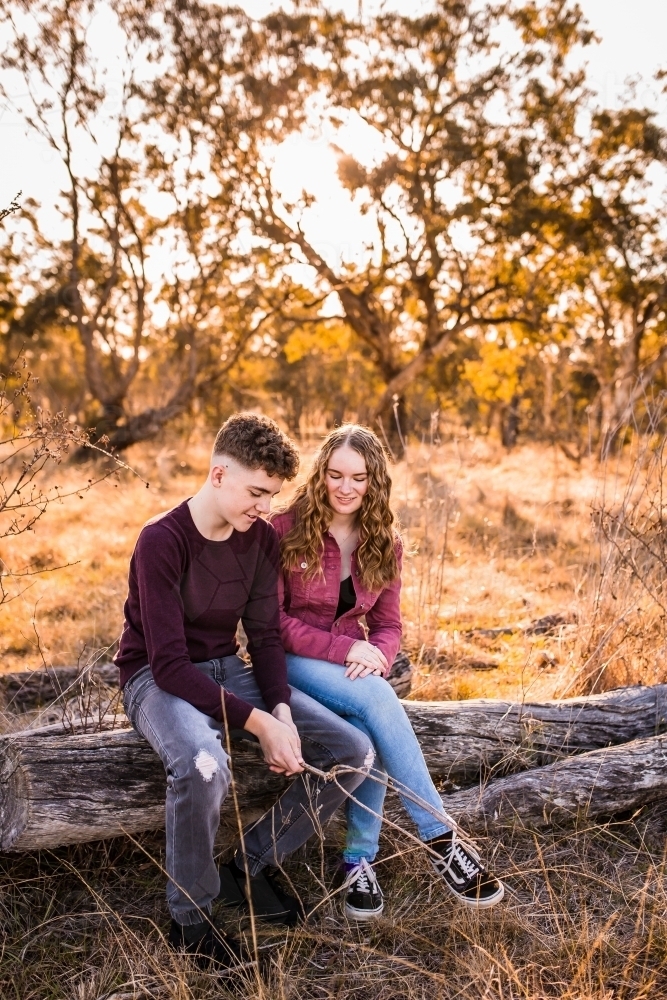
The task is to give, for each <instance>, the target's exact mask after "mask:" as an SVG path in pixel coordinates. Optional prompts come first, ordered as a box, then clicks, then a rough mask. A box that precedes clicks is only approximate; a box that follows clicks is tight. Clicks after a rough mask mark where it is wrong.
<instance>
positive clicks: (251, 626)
mask: <svg viewBox="0 0 667 1000" xmlns="http://www.w3.org/2000/svg"><path fill="white" fill-rule="evenodd" d="M297 469H298V456H297V452H296V449H295V447H294V445H293V444H292V442H291V441H290V440H289V438H287V437H286V436H285V435H284V434H283V433H282V432H281V431H280V429H279V428H278V426H277V425H276V424H275V423H274V422H273V421H272V420H269V419H267V418H266V417H260V416H257V415H255V414H252V413H239V414H235V415H234V416H232V417H230V418H229V420H227V422H226V423H225V424H224V425H223V427H222V428H221V430H220V432H219V433H218V436H217V438H216V440H215V445H214V448H213V455H212V458H211V464H210V468H209V472H208V476H207V479H206V482H205V483H204V484H203V485H202V487H201V489H200V490H199V492H198V493H196V494H195V496H193V497H191V498H190V499H189V500H185V501H184V502H183V503H181V504H179V506H178V507H175V508H174V509H173V510H170V511H168V512H167V513H166V514H161V515H159V516H158V517H155V518H153V519H152V520H151V521H149V522H148V523H147V524H146V525H145V526H144V528H143V529H142V531H141V534H140V535H139V539H138V541H137V544H136V547H135V550H134V554H133V556H132V560H131V563H130V575H129V594H128V598H127V601H126V603H125V625H124V628H123V634H122V637H121V641H120V649H119V652H118V654H117V656H116V663H117V665H118V667H119V668H120V682H121V686H122V688H123V699H124V704H125V711H126V713H127V716H128V718H129V719H130V721H131V722H132V725H133V726H134V727H135V728H136V729H137V730H138V732H140V733H141V734H142V735H143V736H144V737H145V738H146V739H147V740H148V742H149V743H150V744H151V746H152V747H153V748H154V749H155V750H156V752H157V753H158V754H159V755H160V757H161V759H162V762H163V764H164V767H165V771H166V773H167V794H166V848H167V850H166V869H167V874H168V876H169V881H168V885H167V900H168V904H169V909H170V912H171V915H172V918H173V919H172V926H171V931H170V936H169V940H170V943H171V944H172V945H173V946H174V947H176V948H179V949H184V950H186V951H188V952H192V953H193V954H196V955H197V956H198V957H199V958H200V960H213V961H215V962H218V963H220V964H221V965H226V966H230V965H233V964H234V963H235V962H236V961H238V960H239V959H240V957H241V955H240V950H239V946H238V943H237V942H236V941H235V940H234V939H233V938H232V937H230V936H229V935H227V934H225V932H224V931H223V930H222V929H214V927H213V926H212V923H211V920H210V917H211V908H212V904H213V902H214V900H215V899H216V898H217V897H218V895H219V893H220V888H221V878H220V876H221V875H222V877H223V883H224V885H223V893H224V895H225V896H226V897H227V898H228V899H233V898H234V897H236V898H238V899H239V900H241V901H242V900H243V899H245V901H246V904H247V903H248V902H249V901H248V899H247V896H248V894H250V896H251V899H250V902H251V903H252V905H253V909H254V912H255V914H256V915H257V916H264V917H266V918H268V919H273V920H280V921H282V922H284V923H288V924H289V923H293V922H294V921H295V920H296V918H297V915H298V913H299V905H298V902H297V900H295V899H294V898H293V897H291V896H289V895H288V894H287V893H285V892H284V891H283V890H282V889H281V888H280V886H279V885H278V884H277V883H276V881H275V878H274V876H272V875H271V874H270V873H268V872H267V871H266V870H265V869H266V866H267V865H279V864H281V862H282V861H283V859H284V858H285V857H286V856H287V855H289V854H291V853H292V851H294V850H295V849H296V848H297V847H300V846H301V845H302V844H303V843H305V841H306V840H307V839H308V838H309V837H310V836H311V835H312V834H313V833H314V831H315V829H316V828H319V826H320V824H321V823H323V822H326V820H327V819H328V818H329V817H330V816H331V815H332V813H333V812H334V811H335V809H336V808H337V807H338V805H340V803H341V801H342V800H343V799H344V798H345V792H346V791H350V792H351V791H353V790H354V789H355V788H356V787H357V786H358V785H359V784H360V783H361V781H362V780H363V778H364V774H363V773H361V774H356V773H350V774H347V775H344V776H341V778H340V779H339V782H340V785H341V786H342V788H341V787H339V786H338V785H337V784H336V783H335V782H331V783H325V782H323V781H313V780H312V778H309V777H307V776H306V774H305V773H304V770H303V763H304V761H305V762H307V763H309V764H312V765H313V766H315V767H317V768H319V769H320V770H327V771H328V770H329V769H330V768H332V767H333V766H335V765H336V764H343V765H351V766H352V767H355V768H360V769H362V772H363V771H367V770H368V768H369V767H370V765H371V764H372V762H373V750H372V747H371V744H370V742H369V740H368V738H367V737H366V736H365V735H364V734H363V733H361V732H360V731H359V730H358V729H355V728H354V727H353V726H351V725H350V724H349V723H347V722H345V721H343V720H342V719H340V718H338V717H337V716H336V715H334V714H333V713H332V712H330V711H329V710H328V709H326V708H324V707H323V706H322V705H320V704H318V703H317V702H316V701H314V700H313V699H311V698H309V697H308V696H307V695H305V694H303V693H301V692H300V691H296V690H294V689H292V690H290V688H289V686H288V684H287V673H286V666H285V654H284V651H283V647H282V644H281V641H280V620H279V612H278V565H279V546H278V537H277V535H276V533H275V531H274V529H273V528H272V527H271V525H269V524H268V523H267V522H266V521H264V520H263V516H264V515H266V514H267V513H268V511H269V507H270V503H271V498H272V497H273V496H274V495H275V494H276V493H278V491H279V490H280V488H281V486H282V484H283V481H284V480H285V479H292V478H293V477H294V476H295V475H296V472H297ZM239 620H241V621H242V622H243V626H244V629H245V632H246V635H247V636H248V652H249V654H250V658H251V660H252V670H250V669H248V668H247V667H246V666H245V664H244V663H243V662H242V661H241V660H240V659H239V658H238V656H237V655H236V652H237V643H236V638H235V636H236V629H237V625H238V622H239ZM226 730H245V731H246V733H251V734H253V735H254V736H255V737H256V738H257V740H258V741H259V743H260V745H261V748H262V751H263V753H264V758H265V760H266V763H267V764H268V766H269V768H270V770H272V771H274V772H277V773H279V774H285V775H299V777H297V778H296V779H295V780H294V781H293V782H292V784H291V785H290V786H289V787H288V789H287V790H286V791H285V792H284V794H283V795H282V796H281V797H280V799H279V800H278V801H277V802H276V804H275V805H274V806H273V808H272V809H271V810H270V811H269V812H267V813H266V814H265V815H264V816H263V817H262V818H261V819H260V820H259V821H257V822H256V823H254V824H252V825H251V826H250V827H249V828H247V829H246V830H245V831H244V834H243V839H242V848H243V849H241V846H239V849H238V850H237V852H236V855H235V859H234V861H233V862H232V863H231V864H229V865H226V866H223V868H221V869H220V871H218V869H217V867H216V865H215V863H214V859H213V844H214V839H215V835H216V831H217V829H218V825H219V820H220V806H221V804H222V802H223V801H224V799H225V796H226V794H227V791H228V789H229V784H230V773H229V767H228V757H227V754H226V752H225V749H224V748H225V745H226V736H225V733H226Z"/></svg>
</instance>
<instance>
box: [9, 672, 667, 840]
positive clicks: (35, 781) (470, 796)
mask: <svg viewBox="0 0 667 1000" xmlns="http://www.w3.org/2000/svg"><path fill="white" fill-rule="evenodd" d="M666 695H667V686H665V685H658V686H656V687H654V688H649V687H645V688H644V687H637V688H624V689H621V690H619V691H612V692H608V693H606V694H602V695H594V696H592V697H588V698H571V699H567V700H566V701H562V702H545V703H543V704H539V705H512V704H510V703H507V702H494V701H473V702H449V703H448V702H431V703H423V702H422V703H420V702H405V703H404V704H405V708H406V711H407V713H408V716H409V717H410V720H411V722H412V725H413V726H414V729H415V732H416V734H417V737H418V739H419V741H420V744H421V746H422V749H423V751H424V755H425V757H426V760H427V763H428V765H429V768H430V770H431V773H432V774H433V775H434V776H435V777H439V778H441V779H443V780H444V781H446V782H448V783H449V787H450V788H452V787H455V785H454V783H456V784H470V783H471V782H475V781H479V779H480V775H481V776H482V777H488V776H500V775H502V774H505V773H507V772H513V771H520V770H522V769H525V768H535V767H537V768H539V773H543V774H546V775H549V774H551V773H552V771H553V770H554V768H556V770H557V769H558V767H560V762H559V763H557V764H553V763H552V762H553V761H554V760H556V761H559V758H561V757H562V755H565V754H572V753H577V752H582V751H588V750H590V749H591V748H592V747H596V748H599V747H604V746H607V745H608V744H613V743H622V742H625V741H630V740H635V739H637V738H638V737H647V736H652V735H653V734H654V733H658V732H660V731H661V730H663V729H665V728H666V726H665V704H666V700H665V699H666ZM647 742H648V744H649V745H651V746H655V745H657V744H655V743H652V742H651V740H648V741H647ZM660 745H662V744H660ZM605 752H606V751H605ZM589 756H591V757H592V755H589ZM603 756H604V754H603ZM582 759H583V757H582ZM545 764H547V765H548V766H546V767H545V766H543V765H545ZM233 765H234V769H235V775H236V779H237V782H238V794H239V800H240V801H241V802H242V804H243V810H244V817H245V818H246V819H247V818H249V813H251V814H253V815H254V814H255V813H256V812H257V811H261V810H262V809H263V808H265V807H266V806H267V805H268V804H269V803H270V801H271V800H272V799H274V798H275V797H276V796H277V794H278V793H279V791H280V790H281V788H283V787H284V780H283V779H281V778H279V777H277V776H275V775H273V774H271V772H270V771H269V770H268V769H267V767H266V765H265V764H264V763H263V761H262V760H261V759H260V757H259V753H258V750H257V748H255V747H253V746H252V745H251V744H249V743H247V742H245V741H244V742H241V743H239V744H235V747H234V753H233ZM582 767H585V765H582ZM589 771H590V767H589ZM624 773H625V772H624ZM531 774H538V771H535V772H531ZM631 777H632V775H631V773H630V772H628V775H626V778H625V779H624V780H630V778H631ZM510 780H513V781H518V780H519V779H503V780H501V781H498V782H496V783H495V784H492V785H490V786H489V789H490V790H492V789H494V788H496V787H500V786H503V784H504V782H505V781H510ZM666 780H667V779H666ZM539 781H540V779H539V778H538V783H537V788H536V794H537V793H539V791H540V788H541V786H540V784H539ZM636 783H637V784H638V787H643V786H641V782H640V781H639V779H638V781H637V782H636ZM589 786H590V782H589ZM531 787H532V786H531ZM545 787H547V786H545ZM543 790H544V789H543V788H542V791H543ZM484 794H486V792H485V793H484ZM460 795H463V799H460V798H459V796H460ZM164 796H165V776H164V771H163V768H162V764H161V762H160V760H159V758H158V757H157V755H156V754H155V753H154V752H153V750H152V749H151V748H150V746H149V745H148V744H147V743H146V742H145V741H144V740H143V739H142V738H141V737H140V736H138V735H137V734H136V733H135V732H134V731H133V730H131V729H119V730H118V729H117V730H113V731H108V732H102V733H82V734H75V735H69V736H68V735H61V734H59V733H55V734H54V732H53V727H48V731H46V732H42V733H40V732H39V731H38V730H37V731H32V732H30V731H27V732H24V733H18V734H13V735H9V736H4V737H2V738H0V848H1V849H3V850H12V851H23V850H33V849H36V848H41V847H55V846H58V845H60V844H69V843H79V842H83V841H87V840H97V839H103V838H105V837H114V836H118V835H120V834H123V833H136V832H139V831H142V830H149V829H157V828H159V827H160V826H162V824H163V822H164ZM478 797H479V792H478V791H477V789H475V790H474V791H471V792H465V793H455V794H454V795H452V796H449V797H447V800H446V801H447V803H448V804H449V808H451V810H452V812H455V810H456V809H457V808H458V809H459V811H460V812H465V811H466V809H469V810H472V812H471V815H476V814H475V812H474V809H473V805H474V802H476V801H477V798H478ZM527 801H529V800H528V799H527ZM604 801H605V802H606V801H607V800H606V799H605V800H604ZM623 801H624V800H623ZM231 803H232V798H231V796H230V797H229V800H228V802H227V803H226V804H225V807H224V810H223V819H226V820H228V821H232V822H233V818H234V817H233V807H232V804H231ZM503 808H504V807H503ZM568 808H569V807H566V809H565V812H566V813H567V811H568ZM605 808H606V806H605ZM483 814H484V815H485V816H486V815H487V810H486V808H484V810H483ZM503 815H504V813H503ZM531 815H532V813H531Z"/></svg>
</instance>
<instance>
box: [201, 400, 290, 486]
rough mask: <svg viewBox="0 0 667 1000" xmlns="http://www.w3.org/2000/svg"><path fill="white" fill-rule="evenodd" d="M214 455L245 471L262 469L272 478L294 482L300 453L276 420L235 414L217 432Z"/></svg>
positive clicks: (248, 414) (255, 414)
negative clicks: (243, 468)
mask: <svg viewBox="0 0 667 1000" xmlns="http://www.w3.org/2000/svg"><path fill="white" fill-rule="evenodd" d="M213 454H214V455H229V457H230V458H235V459H236V461H237V462H240V463H241V465H245V467H246V469H263V470H264V472H266V473H267V475H269V476H280V478H281V479H294V477H295V476H296V474H297V472H298V471H299V453H298V451H297V450H296V446H295V444H294V442H293V441H291V440H290V438H288V436H287V434H284V433H283V432H282V431H281V429H280V427H278V424H277V423H276V422H275V420H271V419H270V417H263V416H261V415H260V414H259V413H233V414H232V415H231V417H229V418H228V419H227V420H225V422H224V424H223V425H222V427H221V428H220V430H219V431H218V433H217V435H216V438H215V444H214V445H213Z"/></svg>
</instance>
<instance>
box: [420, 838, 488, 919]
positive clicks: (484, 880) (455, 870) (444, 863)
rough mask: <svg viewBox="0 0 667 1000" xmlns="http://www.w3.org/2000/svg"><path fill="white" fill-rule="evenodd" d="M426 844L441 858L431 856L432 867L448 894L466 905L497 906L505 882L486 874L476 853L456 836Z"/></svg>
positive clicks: (477, 907) (479, 907)
mask: <svg viewBox="0 0 667 1000" xmlns="http://www.w3.org/2000/svg"><path fill="white" fill-rule="evenodd" d="M427 845H428V846H429V847H430V848H431V849H432V850H434V851H437V852H438V854H439V855H440V857H439V858H435V857H434V856H433V855H432V854H429V858H430V860H431V864H432V865H433V868H434V869H435V871H436V872H437V873H438V875H440V876H441V878H442V880H443V881H444V883H445V885H446V886H447V888H448V889H449V891H450V892H453V893H454V895H455V896H457V897H458V898H459V899H460V900H461V902H462V903H465V905H466V906H472V907H474V908H475V909H477V910H481V909H484V908H485V907H489V906H495V905H496V903H499V902H500V900H501V899H502V898H503V896H504V895H505V888H504V886H503V884H502V882H500V881H499V880H498V879H497V878H496V877H495V876H494V875H491V874H490V873H489V872H487V871H486V869H485V868H484V866H483V865H482V861H481V858H480V856H479V854H478V853H477V851H476V850H475V849H474V848H472V847H470V845H469V844H464V843H463V841H462V840H459V838H458V836H457V835H455V834H453V833H446V834H444V835H443V836H442V837H436V838H435V839H434V840H429V841H427Z"/></svg>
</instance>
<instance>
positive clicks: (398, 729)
mask: <svg viewBox="0 0 667 1000" xmlns="http://www.w3.org/2000/svg"><path fill="white" fill-rule="evenodd" d="M287 679H288V681H289V683H290V684H291V685H292V686H294V687H296V688H299V690H300V691H303V692H304V693H305V694H307V695H310V697H311V698H314V699H315V700H316V701H319V702H320V703H321V704H322V705H325V706H326V707H327V708H328V709H329V710H330V711H332V712H335V713H336V715H339V716H341V718H343V719H345V720H346V721H347V722H349V723H351V724H352V725H353V726H354V727H355V728H356V729H360V730H361V731H362V732H363V733H366V735H367V736H369V737H370V739H371V742H372V743H373V746H374V747H375V750H376V765H379V766H376V767H374V768H372V770H371V772H370V774H371V775H372V777H370V778H366V780H365V781H363V782H362V783H361V784H360V785H359V787H358V788H357V789H356V790H355V792H354V793H353V794H354V798H355V799H356V800H357V802H352V801H351V800H348V803H347V842H346V845H345V852H344V855H343V857H344V859H345V861H349V862H357V861H359V859H360V858H367V859H368V860H369V861H372V860H373V859H374V858H375V856H376V855H377V852H378V850H379V839H380V828H381V826H382V807H383V804H384V797H385V793H386V790H387V784H386V782H387V775H389V777H390V778H394V779H395V780H396V781H397V782H399V783H400V784H399V786H398V787H399V788H400V786H401V785H403V786H405V788H406V789H408V790H409V791H411V792H413V794H414V795H416V796H419V798H420V799H422V801H424V802H427V803H428V804H429V806H431V807H432V808H433V809H435V810H437V811H438V813H439V814H440V815H442V817H443V819H442V821H441V822H440V821H438V820H437V819H436V817H435V816H434V815H433V814H432V813H431V812H429V811H428V810H426V809H423V808H422V807H421V806H419V805H417V803H415V802H412V801H411V800H410V799H409V798H407V797H406V796H401V801H402V803H403V806H404V808H405V809H406V810H407V812H408V814H409V816H410V817H411V819H412V821H413V822H414V824H415V826H416V827H417V833H418V835H419V837H420V839H421V840H430V839H431V838H432V837H439V836H441V835H442V834H443V833H447V831H448V830H449V829H450V827H449V826H448V825H447V823H446V822H445V817H444V812H443V808H442V799H441V798H440V796H439V794H438V792H437V790H436V787H435V785H434V784H433V781H432V780H431V776H430V774H429V773H428V768H427V767H426V761H425V760H424V757H423V754H422V752H421V747H420V746H419V743H418V742H417V737H416V736H415V734H414V731H413V729H412V726H411V725H410V720H409V719H408V717H407V715H406V713H405V709H404V708H403V706H402V705H401V703H400V701H399V699H398V698H397V697H396V694H395V692H394V689H393V688H392V686H391V684H389V683H388V682H387V681H386V680H385V679H384V678H383V677H376V676H374V675H369V676H368V677H358V678H357V679H356V680H353V681H351V680H350V678H349V677H346V676H345V667H343V666H341V665H340V664H338V663H328V662H326V661H325V660H312V659H310V658H309V657H306V656H294V655H293V654H291V653H288V654H287ZM373 778H381V779H382V780H381V781H377V780H373ZM357 803H359V804H357ZM369 810H372V812H369ZM374 814H375V815H374Z"/></svg>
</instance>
